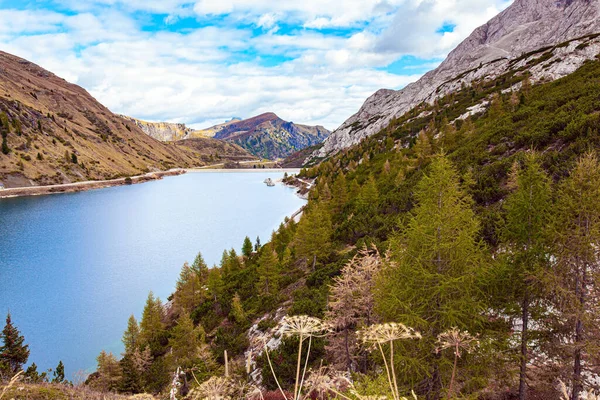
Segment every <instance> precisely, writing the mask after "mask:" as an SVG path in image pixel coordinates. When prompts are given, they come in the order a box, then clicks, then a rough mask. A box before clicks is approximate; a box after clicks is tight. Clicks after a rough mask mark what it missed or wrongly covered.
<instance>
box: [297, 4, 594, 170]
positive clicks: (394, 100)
mask: <svg viewBox="0 0 600 400" xmlns="http://www.w3.org/2000/svg"><path fill="white" fill-rule="evenodd" d="M595 33H600V0H515V2H514V3H513V4H512V5H511V6H510V7H508V8H507V9H506V10H504V11H503V12H501V13H500V14H498V15H497V16H496V17H494V18H493V19H491V20H490V21H489V22H488V23H486V24H485V25H483V26H481V27H479V28H477V29H476V30H475V31H474V32H473V33H472V34H471V35H470V36H469V37H468V38H467V39H465V40H464V41H463V42H462V43H461V44H460V45H458V47H456V49H454V50H453V51H452V52H451V53H450V54H449V55H448V57H447V58H446V60H445V61H444V62H443V63H442V64H440V66H439V67H438V68H436V69H435V70H433V71H430V72H428V73H427V74H425V75H424V76H423V77H422V78H421V79H419V80H418V81H417V82H415V83H412V84H410V85H408V86H406V87H405V88H404V89H402V90H399V91H395V90H386V89H382V90H379V91H377V92H376V93H375V94H373V95H372V96H371V97H369V98H368V99H367V100H366V101H365V103H364V104H363V106H362V107H361V109H360V110H359V111H358V112H357V113H356V114H354V115H353V116H352V117H350V118H349V119H348V120H347V121H345V122H344V123H343V124H342V125H341V126H340V127H339V128H338V129H336V130H335V131H334V132H333V133H332V134H331V135H330V136H329V138H328V139H327V140H326V141H325V142H324V145H323V147H322V148H321V149H320V150H318V151H317V152H315V153H314V154H312V155H311V156H310V157H309V160H310V159H314V158H322V157H327V156H330V155H332V154H335V153H337V152H338V151H340V150H341V149H344V148H347V147H350V146H352V145H354V144H357V143H359V142H360V141H361V140H363V139H364V138H366V137H368V136H371V135H373V134H375V133H377V132H379V131H380V130H381V129H383V128H385V127H386V126H387V125H388V124H389V123H390V121H391V120H392V119H394V118H397V117H400V116H402V115H403V114H404V113H406V112H407V111H409V110H410V109H412V108H413V107H415V106H417V105H418V104H421V103H422V102H428V103H433V102H434V101H435V99H437V98H440V97H443V96H444V95H446V94H448V93H451V92H453V91H456V90H458V89H460V88H461V87H462V86H463V85H468V84H470V83H471V82H473V81H474V80H477V79H493V78H495V77H498V76H500V75H502V74H503V73H506V72H507V71H509V70H513V69H517V68H524V69H527V70H529V72H530V73H531V80H532V81H533V82H536V81H541V80H553V79H558V78H561V77H563V76H566V75H568V74H570V73H572V72H574V71H575V70H576V69H578V68H579V67H580V66H581V65H582V64H583V63H584V62H585V61H586V60H589V59H592V58H594V57H595V56H596V55H598V53H600V41H599V40H598V38H596V37H593V36H589V35H592V34H595ZM584 36H588V37H586V38H582V37H584ZM577 38H581V39H580V40H573V39H577ZM566 41H571V42H570V43H565V42H566ZM548 47H550V48H548ZM530 52H534V54H528V53H530ZM542 54H543V56H544V62H543V63H542V62H535V60H536V58H537V59H538V60H539V57H540V55H542ZM530 65H533V66H532V67H531V68H530V67H529V66H530Z"/></svg>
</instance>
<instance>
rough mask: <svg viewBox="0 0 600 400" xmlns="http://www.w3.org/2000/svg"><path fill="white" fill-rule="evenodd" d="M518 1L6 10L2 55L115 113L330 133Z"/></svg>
mask: <svg viewBox="0 0 600 400" xmlns="http://www.w3.org/2000/svg"><path fill="white" fill-rule="evenodd" d="M509 3H510V1H508V0H0V49H1V50H3V51H6V52H9V53H12V54H15V55H18V56H20V57H23V58H26V59H28V60H30V61H33V62H35V63H37V64H40V65H41V66H42V67H44V68H46V69H49V70H50V71H52V72H54V73H56V74H57V75H59V76H61V77H63V78H65V79H67V80H68V81H70V82H73V83H76V84H78V85H80V86H83V87H84V88H86V89H87V90H88V91H89V92H90V93H91V94H92V95H93V96H94V97H96V98H97V99H98V100H99V101H100V102H102V103H103V104H104V105H106V106H108V107H109V108H110V109H111V110H112V111H113V112H117V113H123V114H127V115H131V116H134V117H137V118H141V119H146V120H149V121H170V122H184V123H187V124H189V125H191V126H194V127H197V128H199V127H207V126H210V125H213V124H215V123H221V122H224V121H225V120H228V119H231V118H232V117H242V118H247V117H251V116H254V115H257V114H259V113H262V112H267V111H273V112H275V113H277V114H278V115H279V116H280V117H282V118H284V119H286V120H290V121H294V122H298V123H306V124H320V125H324V126H325V127H327V128H329V129H334V128H336V127H337V126H339V125H340V124H341V123H342V122H343V121H344V120H345V119H346V118H348V117H349V116H350V115H352V114H354V113H355V112H356V111H357V110H358V109H359V108H360V106H361V104H362V103H363V102H364V100H365V99H366V98H367V97H368V96H369V95H371V94H372V93H373V92H375V91H376V90H377V89H380V88H390V89H400V88H402V87H403V86H405V85H406V84H407V83H409V82H412V81H414V80H416V79H418V78H419V77H420V76H421V75H422V74H423V73H425V72H427V71H428V70H430V69H432V68H434V67H435V66H436V65H438V64H439V63H440V62H441V61H442V60H443V58H444V57H445V56H446V54H447V53H448V52H449V51H450V50H451V49H452V48H454V47H455V46H456V45H457V44H458V43H460V41H461V40H462V39H464V38H465V37H467V36H468V35H469V33H471V31H472V30H473V29H475V28H476V27H477V26H479V25H481V24H483V23H485V22H486V21H487V20H489V19H490V18H491V17H493V16H494V15H495V14H497V13H498V12H499V11H500V10H502V9H503V8H505V7H506V6H507V5H508V4H509Z"/></svg>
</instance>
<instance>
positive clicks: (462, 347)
mask: <svg viewBox="0 0 600 400" xmlns="http://www.w3.org/2000/svg"><path fill="white" fill-rule="evenodd" d="M437 343H438V346H437V347H436V351H437V352H438V353H439V352H440V351H442V350H445V349H450V348H451V349H454V355H455V356H457V357H460V356H461V352H462V351H464V352H467V353H469V352H471V351H472V350H473V349H474V348H475V347H477V345H478V344H479V341H478V340H477V338H476V337H474V336H472V335H471V334H470V333H469V332H466V331H464V332H463V331H460V330H459V329H458V328H456V327H454V328H452V329H450V330H448V331H446V332H444V333H441V334H440V335H438V339H437Z"/></svg>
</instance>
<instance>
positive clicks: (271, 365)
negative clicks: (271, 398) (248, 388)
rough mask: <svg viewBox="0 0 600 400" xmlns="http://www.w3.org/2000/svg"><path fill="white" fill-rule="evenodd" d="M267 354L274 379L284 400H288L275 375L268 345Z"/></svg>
mask: <svg viewBox="0 0 600 400" xmlns="http://www.w3.org/2000/svg"><path fill="white" fill-rule="evenodd" d="M265 354H266V355H267V361H268V362H269V367H270V368H271V373H272V374H273V379H275V383H276V384H277V387H278V388H279V391H280V392H281V395H282V396H283V398H284V399H286V400H287V396H286V395H285V392H284V391H283V389H282V388H281V385H280V384H279V380H278V379H277V375H275V370H274V369H273V363H272V362H271V357H269V348H268V347H267V344H266V343H265Z"/></svg>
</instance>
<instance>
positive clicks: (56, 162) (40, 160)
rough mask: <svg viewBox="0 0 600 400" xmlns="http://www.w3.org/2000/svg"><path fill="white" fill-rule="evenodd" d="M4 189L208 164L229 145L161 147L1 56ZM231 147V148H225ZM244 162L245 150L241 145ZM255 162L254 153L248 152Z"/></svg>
mask: <svg viewBox="0 0 600 400" xmlns="http://www.w3.org/2000/svg"><path fill="white" fill-rule="evenodd" d="M0 77H1V79H0V131H1V132H2V139H3V140H2V141H3V146H2V152H0V184H2V186H4V187H5V188H14V187H27V186H39V185H55V184H66V183H74V182H82V181H88V180H92V181H97V180H110V179H116V178H122V177H128V176H136V175H143V174H146V173H148V172H157V171H166V170H169V169H172V168H176V167H179V168H188V167H195V166H203V165H206V164H208V163H210V162H213V161H212V160H211V157H212V158H213V159H214V154H215V153H218V155H219V159H221V157H223V156H226V155H227V151H224V150H227V149H228V148H232V146H231V145H230V144H224V143H222V142H220V141H216V140H212V139H205V141H204V142H203V143H202V144H201V145H199V144H198V143H194V146H182V145H177V144H169V143H162V142H160V141H158V140H156V139H154V138H152V137H150V136H148V135H146V134H145V133H144V132H143V131H142V130H141V129H140V128H139V127H138V126H137V125H136V124H134V123H132V122H131V121H128V120H125V119H123V118H121V117H120V116H118V115H116V114H114V113H112V112H111V111H110V110H109V109H108V108H106V107H105V106H104V105H102V104H101V103H99V102H98V101H97V100H96V99H95V98H94V97H92V96H91V95H90V94H89V93H88V92H87V91H86V90H85V89H84V88H82V87H80V86H77V85H75V84H72V83H69V82H67V81H66V80H64V79H63V78H60V77H59V76H57V75H55V74H53V73H51V72H50V71H47V70H45V69H44V68H42V67H40V66H39V65H36V64H34V63H32V62H30V61H28V60H25V59H22V58H20V57H17V56H14V55H11V54H9V53H5V52H1V51H0ZM224 146H226V147H224ZM233 150H235V154H234V156H235V159H239V157H238V156H240V151H243V150H242V149H241V148H237V147H236V148H235V149H233ZM244 154H245V156H246V157H247V158H248V159H252V156H251V155H249V154H247V153H245V151H244Z"/></svg>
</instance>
